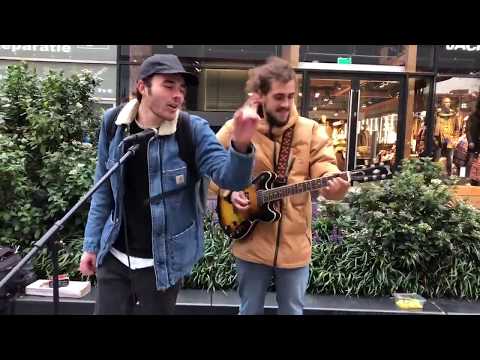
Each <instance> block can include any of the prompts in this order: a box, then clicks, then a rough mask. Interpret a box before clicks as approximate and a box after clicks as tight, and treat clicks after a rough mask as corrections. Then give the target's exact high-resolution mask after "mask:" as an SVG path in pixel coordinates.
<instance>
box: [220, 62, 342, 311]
mask: <svg viewBox="0 0 480 360" xmlns="http://www.w3.org/2000/svg"><path fill="white" fill-rule="evenodd" d="M246 90H247V92H248V93H251V94H253V95H252V96H253V97H255V98H256V101H255V103H257V104H259V105H258V114H259V116H260V121H259V122H258V125H257V132H256V133H255V135H254V136H253V138H252V143H253V144H254V145H255V148H256V156H255V167H254V173H253V175H254V176H257V175H258V174H259V173H261V172H263V171H274V169H275V164H274V162H275V163H277V162H278V153H279V151H280V146H281V142H282V135H283V134H284V132H285V130H287V129H288V128H290V127H293V126H294V128H293V140H292V144H291V150H290V156H289V159H288V166H287V169H288V179H287V183H288V184H294V183H298V182H301V181H304V180H308V179H313V178H317V177H323V176H329V175H333V174H336V173H339V169H338V168H337V166H336V163H335V154H334V149H333V146H332V142H331V140H330V138H329V137H328V135H327V134H326V132H325V131H324V130H323V128H322V127H321V126H320V125H319V124H318V123H317V122H315V121H313V120H310V119H307V118H304V117H301V116H299V115H298V113H297V110H296V108H295V105H294V100H295V95H296V94H295V92H296V76H295V72H294V71H293V69H292V68H291V67H290V66H289V65H288V63H287V62H286V61H285V60H283V59H280V58H278V57H273V58H270V59H269V60H268V61H267V63H266V64H264V65H261V66H259V67H257V68H254V69H252V70H250V72H249V79H248V81H247V86H246ZM232 131H233V120H229V121H227V122H226V123H225V125H224V126H223V127H222V128H221V129H220V131H219V132H218V133H217V138H218V139H219V141H220V142H221V143H222V144H223V145H224V146H225V147H227V146H228V145H229V143H230V138H231V136H232ZM274 154H275V155H274ZM212 187H213V188H215V186H212ZM348 188H349V183H348V182H347V181H345V180H343V179H341V178H335V179H334V180H332V181H330V182H329V184H328V186H327V187H325V188H323V189H322V190H321V191H320V193H321V194H322V195H323V196H324V197H325V198H327V199H330V200H341V199H342V198H343V197H344V196H345V194H346V192H347V190H348ZM231 200H232V203H233V205H234V207H235V208H237V209H239V210H245V209H247V208H248V206H249V201H248V199H247V198H246V197H245V195H244V193H243V192H233V193H232V194H231ZM281 201H282V204H281V212H282V217H281V219H280V220H279V221H276V222H273V223H265V222H260V223H258V224H257V226H256V228H255V229H254V231H253V232H252V233H251V234H250V235H249V236H248V237H246V238H244V239H242V240H239V241H236V242H234V243H233V245H232V253H233V255H234V256H235V258H236V265H237V272H238V281H239V295H240V298H241V304H240V314H263V312H264V303H265V295H266V292H267V289H268V287H269V285H270V283H271V280H272V277H273V278H274V279H275V287H276V296H277V302H278V306H279V314H292V315H294V314H295V315H301V314H303V306H304V298H305V292H306V289H307V283H308V276H309V263H310V261H311V254H312V230H311V222H312V203H311V195H310V193H301V194H297V195H293V196H290V197H286V198H284V199H283V200H281Z"/></svg>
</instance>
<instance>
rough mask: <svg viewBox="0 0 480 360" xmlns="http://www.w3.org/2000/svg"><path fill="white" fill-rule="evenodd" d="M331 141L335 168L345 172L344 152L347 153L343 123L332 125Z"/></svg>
mask: <svg viewBox="0 0 480 360" xmlns="http://www.w3.org/2000/svg"><path fill="white" fill-rule="evenodd" d="M333 127H334V128H333V133H332V140H333V146H334V148H335V157H336V160H337V167H338V168H339V169H340V170H342V171H344V170H345V152H346V151H347V136H346V135H345V125H344V123H343V122H339V121H337V122H335V123H333Z"/></svg>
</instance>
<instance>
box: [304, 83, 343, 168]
mask: <svg viewBox="0 0 480 360" xmlns="http://www.w3.org/2000/svg"><path fill="white" fill-rule="evenodd" d="M351 91H352V81H351V80H348V79H335V78H325V77H317V76H315V75H313V76H310V78H309V94H308V96H309V98H308V105H307V109H308V111H307V114H306V116H307V117H308V118H309V119H312V120H315V121H317V122H318V123H319V124H320V125H321V126H322V127H323V128H324V130H325V132H326V133H327V135H328V136H329V137H330V138H331V139H332V141H333V146H334V148H335V157H336V159H337V165H338V167H339V168H340V169H341V170H342V171H343V170H345V169H346V167H347V156H348V122H349V119H350V115H349V113H350V111H351V101H352V99H351Z"/></svg>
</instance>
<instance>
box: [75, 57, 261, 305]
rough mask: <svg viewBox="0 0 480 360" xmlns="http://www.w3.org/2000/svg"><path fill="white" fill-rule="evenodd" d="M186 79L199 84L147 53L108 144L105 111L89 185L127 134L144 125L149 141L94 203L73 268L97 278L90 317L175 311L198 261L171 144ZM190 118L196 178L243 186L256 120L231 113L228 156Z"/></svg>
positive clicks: (189, 183)
mask: <svg viewBox="0 0 480 360" xmlns="http://www.w3.org/2000/svg"><path fill="white" fill-rule="evenodd" d="M187 83H197V79H196V77H195V76H194V75H193V74H190V73H188V72H186V71H185V70H184V68H183V66H182V65H181V63H180V61H179V60H178V58H177V57H176V56H174V55H154V56H151V57H150V58H148V59H146V60H145V61H144V63H143V64H142V66H141V68H140V75H139V80H138V82H137V99H133V100H131V101H129V102H128V103H127V104H126V105H125V106H124V107H123V108H122V109H121V111H120V112H119V113H118V116H117V118H116V120H115V125H116V126H117V127H116V131H115V135H114V136H113V138H112V139H111V141H109V138H108V131H109V121H112V117H113V113H114V111H115V110H113V109H112V110H109V111H107V112H106V113H105V116H104V120H103V123H102V127H101V131H100V137H99V144H98V160H97V166H96V172H95V181H96V182H97V181H98V180H99V179H100V178H101V177H102V176H103V175H104V174H105V173H106V172H107V171H108V169H110V168H111V167H112V166H113V165H114V164H115V163H116V162H117V161H118V160H119V159H120V158H121V157H122V155H123V153H122V146H119V145H120V143H121V142H122V140H123V139H124V138H125V136H126V135H128V133H129V134H135V133H139V132H141V131H143V130H144V129H148V128H151V129H155V130H154V131H155V135H154V136H152V137H150V138H147V139H146V140H145V141H143V142H140V148H139V149H138V150H137V151H136V153H135V156H133V157H131V158H129V159H128V160H127V162H126V163H125V164H124V165H123V167H121V168H120V169H119V170H118V171H116V172H114V173H113V175H112V176H111V178H110V181H106V182H105V183H104V184H103V185H102V186H101V187H100V188H99V189H98V191H97V192H96V193H94V195H93V197H92V202H91V205H90V211H89V214H88V220H87V225H86V229H85V240H84V245H83V251H84V253H83V255H82V259H81V261H80V271H81V272H82V273H83V274H84V275H93V274H95V273H96V277H97V289H96V305H95V313H96V314H129V313H132V311H133V309H134V306H135V304H138V305H139V306H140V309H142V310H143V312H144V313H151V314H152V313H153V314H172V313H173V312H174V309H175V303H176V299H177V294H178V290H179V288H180V286H181V282H182V279H183V277H184V276H185V275H187V274H189V273H190V272H191V270H192V268H193V266H194V265H195V263H196V262H197V261H198V260H199V259H200V258H201V257H202V255H203V218H202V214H201V212H200V211H199V209H198V206H197V201H198V197H197V196H196V190H195V186H194V182H195V180H194V179H193V175H192V174H191V173H190V171H189V168H188V167H187V164H186V162H185V161H184V160H182V158H181V157H180V154H179V145H178V143H177V140H176V138H175V131H176V130H177V122H178V118H179V113H180V108H181V106H182V104H183V103H184V100H185V95H186V94H185V92H186V84H187ZM190 120H191V121H190V126H191V133H192V143H193V144H194V146H195V151H194V153H195V164H196V170H197V172H198V174H199V175H200V176H208V177H210V178H211V179H213V180H214V181H215V182H216V183H217V184H219V185H220V186H221V187H222V188H227V189H231V190H237V191H238V190H241V189H243V188H245V187H246V186H248V185H249V184H250V180H251V172H252V167H253V162H254V157H255V154H254V147H253V145H252V144H251V141H250V140H251V137H252V136H253V133H254V131H255V128H256V122H257V120H258V119H245V118H244V117H243V116H242V112H241V111H239V112H237V113H236V116H235V121H236V123H235V134H234V136H233V138H232V146H231V147H230V149H229V150H227V151H226V150H225V149H224V147H223V146H222V145H221V144H220V143H219V142H218V140H217V139H216V137H215V134H214V133H213V131H212V130H211V129H210V127H209V125H208V122H207V121H206V120H204V119H202V118H200V117H198V116H193V115H192V116H191V117H190ZM182 121H183V120H182ZM154 199H155V201H154Z"/></svg>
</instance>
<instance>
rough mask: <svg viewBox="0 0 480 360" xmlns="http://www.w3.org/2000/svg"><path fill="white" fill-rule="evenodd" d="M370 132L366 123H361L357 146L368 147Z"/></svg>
mask: <svg viewBox="0 0 480 360" xmlns="http://www.w3.org/2000/svg"><path fill="white" fill-rule="evenodd" d="M370 140H371V139H370V134H369V133H368V131H367V125H366V124H363V125H362V129H361V130H360V133H359V134H358V146H366V147H367V148H370V142H371V141H370Z"/></svg>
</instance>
